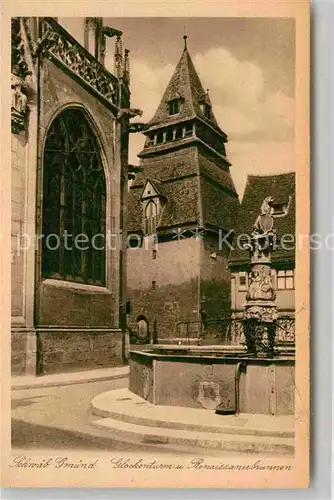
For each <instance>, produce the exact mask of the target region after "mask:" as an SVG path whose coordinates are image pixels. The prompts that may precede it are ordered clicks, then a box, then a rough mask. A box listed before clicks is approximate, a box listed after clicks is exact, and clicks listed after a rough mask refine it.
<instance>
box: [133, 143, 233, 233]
mask: <svg viewBox="0 0 334 500" xmlns="http://www.w3.org/2000/svg"><path fill="white" fill-rule="evenodd" d="M178 166H179V168H178ZM153 175H154V176H155V177H154V178H153ZM157 177H159V178H157ZM147 178H148V179H150V180H151V181H152V180H153V182H155V183H156V186H157V190H158V191H159V192H160V194H162V195H163V196H164V197H165V198H166V200H167V201H166V203H165V206H164V209H163V213H162V217H161V220H160V223H159V227H164V228H166V227H172V226H176V225H184V224H191V223H194V224H196V223H197V224H199V225H203V224H204V225H205V226H209V227H213V228H217V229H227V230H229V229H234V228H235V225H236V219H237V212H238V209H239V200H238V197H237V195H236V192H235V189H234V185H233V182H232V180H231V178H230V174H229V173H228V172H226V171H225V170H223V169H222V168H221V167H219V166H218V165H216V164H214V163H213V162H211V161H210V160H208V159H207V158H204V157H203V156H202V155H201V154H200V153H199V152H198V150H197V149H196V148H191V149H189V150H188V151H185V150H183V151H182V152H180V154H179V155H174V156H170V154H169V155H166V157H161V156H160V157H157V158H152V159H150V160H146V161H145V163H144V172H143V173H140V174H138V178H137V179H136V181H135V182H134V183H133V184H132V186H131V188H130V192H129V195H128V230H129V231H130V232H137V231H140V230H141V228H142V217H143V215H142V213H143V212H142V207H141V203H140V196H141V193H142V190H143V186H144V184H145V182H146V179H147ZM159 227H158V228H159Z"/></svg>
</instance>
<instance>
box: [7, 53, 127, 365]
mask: <svg viewBox="0 0 334 500" xmlns="http://www.w3.org/2000/svg"><path fill="white" fill-rule="evenodd" d="M40 74H41V78H40V95H39V98H40V120H39V124H40V126H39V129H38V130H37V126H36V124H37V120H36V119H35V121H34V122H33V121H32V119H34V118H36V108H33V106H30V110H31V112H30V117H29V126H28V130H27V131H26V133H21V134H20V135H13V141H12V172H13V179H12V199H13V202H12V218H13V221H12V241H13V242H14V241H15V239H16V234H17V233H18V232H19V231H22V228H23V227H27V226H28V227H29V228H30V231H31V228H33V229H32V230H33V232H34V234H33V237H34V236H35V234H36V232H35V231H36V227H35V224H36V222H37V234H40V233H41V227H42V201H43V199H42V195H43V193H42V186H43V177H42V176H43V145H44V141H45V138H46V134H47V130H48V128H49V126H50V125H51V123H52V121H53V119H54V118H55V117H56V116H57V114H58V113H59V112H61V111H62V110H63V109H65V108H66V107H68V106H79V107H81V108H82V109H83V110H84V111H85V112H86V113H87V116H88V117H89V118H90V120H89V121H90V122H91V125H92V128H93V130H94V131H95V133H96V135H97V137H98V139H99V142H100V144H101V149H102V151H101V156H102V161H103V164H104V167H105V176H106V183H107V216H106V219H107V230H110V231H111V232H112V233H114V234H118V233H119V220H120V154H119V141H118V136H117V133H118V132H117V128H116V124H115V117H114V111H113V110H111V109H108V108H107V107H106V106H105V105H104V104H102V103H101V102H100V101H99V100H97V99H96V98H95V96H93V95H92V94H90V93H89V92H88V91H86V90H85V89H84V88H83V87H82V86H80V85H79V84H78V83H77V82H75V81H74V80H73V79H72V78H71V77H70V76H69V75H67V74H66V73H65V72H64V71H62V70H61V69H60V68H58V67H56V66H55V65H54V64H53V63H52V62H51V61H49V60H46V59H45V60H43V64H42V68H41V73H40ZM32 111H33V113H32ZM25 134H26V135H25ZM27 138H28V139H27ZM34 143H35V145H37V151H35V153H34V152H33V144H34ZM35 147H36V146H35ZM36 157H37V159H36ZM27 169H29V177H27ZM32 192H33V193H34V196H36V193H37V200H36V198H34V199H33V198H32V196H31V193H32ZM29 200H30V202H29ZM32 209H33V212H34V213H32ZM35 210H36V214H35ZM36 248H37V258H36V260H35V250H34V248H32V250H29V251H28V252H26V254H22V253H21V254H20V255H15V254H12V261H13V262H12V315H13V321H12V323H13V326H12V372H13V374H22V373H28V372H30V373H36V370H37V372H38V373H52V372H58V371H64V370H68V369H71V370H72V369H74V370H75V369H85V368H92V367H98V366H111V365H113V364H119V363H122V361H123V357H122V356H123V340H122V335H121V334H120V330H119V286H120V278H119V251H118V250H111V249H110V248H107V250H106V254H107V255H106V257H107V258H106V263H107V265H106V268H107V280H106V286H105V288H100V287H98V289H97V287H90V286H87V285H80V286H71V285H69V284H68V283H66V282H61V281H57V280H44V279H43V277H42V276H41V244H39V245H37V247H36ZM27 254H29V259H30V261H29V259H28V258H27ZM31 259H32V265H31ZM27 261H29V262H30V264H29V262H28V264H29V265H30V267H29V266H28V267H29V268H28V267H27ZM27 297H29V298H30V300H27ZM37 339H38V342H37ZM37 344H38V345H37ZM80 352H81V354H80ZM28 366H29V367H30V370H28Z"/></svg>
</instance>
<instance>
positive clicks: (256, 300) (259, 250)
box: [244, 196, 278, 357]
mask: <svg viewBox="0 0 334 500" xmlns="http://www.w3.org/2000/svg"><path fill="white" fill-rule="evenodd" d="M273 201H274V200H273V198H272V197H271V196H267V197H266V198H265V199H264V200H263V202H262V205H261V211H260V215H259V216H258V217H257V219H256V221H255V224H254V226H253V228H254V229H253V232H252V235H251V242H250V244H248V245H246V248H248V250H250V263H251V273H250V284H249V289H248V293H247V295H246V304H245V314H244V325H245V337H246V343H247V351H248V353H249V354H252V355H255V356H257V355H258V354H259V353H261V352H262V353H263V354H264V355H266V356H270V357H271V356H273V354H274V342H275V332H276V320H277V317H278V314H277V309H276V304H275V299H276V292H275V289H274V286H273V283H272V279H271V253H272V251H273V238H274V234H275V231H274V229H273V226H274V219H273V217H272V215H271V211H272V204H273Z"/></svg>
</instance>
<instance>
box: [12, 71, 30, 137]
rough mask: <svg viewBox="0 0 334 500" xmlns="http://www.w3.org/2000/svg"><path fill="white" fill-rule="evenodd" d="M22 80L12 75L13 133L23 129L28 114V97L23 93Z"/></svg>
mask: <svg viewBox="0 0 334 500" xmlns="http://www.w3.org/2000/svg"><path fill="white" fill-rule="evenodd" d="M23 83H24V82H23V80H22V79H21V78H20V77H19V76H16V75H12V81H11V87H12V113H11V114H12V132H13V133H14V134H17V133H19V132H20V131H21V130H24V128H25V126H26V121H27V115H28V105H27V102H28V97H27V96H26V95H25V94H24V93H23V91H22V86H23Z"/></svg>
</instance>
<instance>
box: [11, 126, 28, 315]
mask: <svg viewBox="0 0 334 500" xmlns="http://www.w3.org/2000/svg"><path fill="white" fill-rule="evenodd" d="M27 150H28V145H27V135H26V133H25V132H21V133H20V134H12V151H11V152H12V193H11V199H12V207H11V208H12V226H11V240H12V241H11V243H12V248H11V256H12V270H11V274H12V317H13V318H16V319H19V318H23V316H24V295H23V294H24V290H23V283H24V256H25V252H24V250H23V249H21V247H22V246H23V241H22V235H23V234H24V228H25V202H26V180H27V172H26V161H27Z"/></svg>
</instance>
